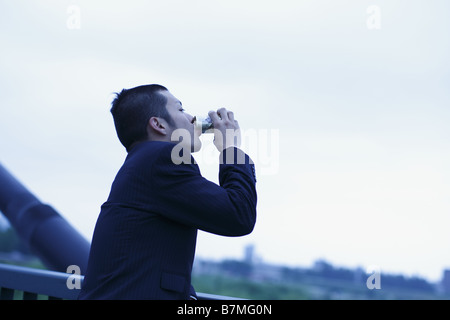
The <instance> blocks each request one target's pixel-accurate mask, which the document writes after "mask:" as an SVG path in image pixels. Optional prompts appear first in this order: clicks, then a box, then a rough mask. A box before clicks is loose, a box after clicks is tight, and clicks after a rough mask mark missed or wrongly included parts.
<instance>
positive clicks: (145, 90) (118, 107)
mask: <svg viewBox="0 0 450 320" xmlns="http://www.w3.org/2000/svg"><path fill="white" fill-rule="evenodd" d="M161 91H167V88H165V87H163V86H161V85H158V84H149V85H143V86H139V87H135V88H132V89H123V90H122V91H121V92H120V93H117V92H116V93H115V95H116V97H115V99H114V100H113V102H112V103H111V104H112V108H111V113H112V115H113V118H114V125H115V127H116V132H117V136H118V138H119V140H120V142H121V143H122V144H123V146H124V147H125V149H126V150H127V151H128V152H129V151H130V149H131V146H132V145H133V143H135V142H140V141H145V140H147V139H148V133H147V123H148V121H149V120H150V118H151V117H161V118H163V119H164V120H166V121H167V122H168V123H169V125H172V126H173V125H174V122H173V120H172V117H171V116H170V114H169V112H168V111H167V108H166V104H167V98H166V97H165V96H164V95H162V94H161Z"/></svg>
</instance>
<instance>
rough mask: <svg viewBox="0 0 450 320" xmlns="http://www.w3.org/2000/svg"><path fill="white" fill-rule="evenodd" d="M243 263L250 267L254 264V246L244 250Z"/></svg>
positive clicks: (248, 246)
mask: <svg viewBox="0 0 450 320" xmlns="http://www.w3.org/2000/svg"><path fill="white" fill-rule="evenodd" d="M244 262H245V263H248V264H250V265H251V264H253V263H254V262H255V246H254V245H253V244H249V245H247V246H246V247H245V248H244Z"/></svg>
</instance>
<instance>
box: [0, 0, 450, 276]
mask: <svg viewBox="0 0 450 320" xmlns="http://www.w3.org/2000/svg"><path fill="white" fill-rule="evenodd" d="M0 12H1V19H0V43H1V50H0V90H1V94H0V137H1V138H0V163H1V164H2V165H3V166H5V167H6V168H7V169H8V170H10V171H11V173H13V174H14V175H15V176H16V177H17V178H18V179H19V180H20V181H22V182H23V183H24V184H25V185H26V186H27V187H28V188H29V189H30V190H31V191H32V192H34V193H35V194H36V195H37V196H38V197H39V198H40V199H41V200H42V201H44V202H46V203H49V204H51V205H53V206H54V207H55V208H56V209H57V210H58V211H59V212H60V213H61V214H62V215H63V216H64V217H65V218H66V219H68V220H69V221H70V222H71V223H72V224H73V225H74V226H75V227H76V228H77V229H78V230H79V231H80V232H81V233H82V234H83V235H85V236H86V238H88V239H90V238H91V236H92V232H93V229H94V226H95V222H96V219H97V215H98V213H99V210H100V206H101V204H102V203H103V202H104V201H105V200H106V198H107V196H108V193H109V190H110V186H111V183H112V181H113V179H114V177H115V174H116V173H117V171H118V169H119V168H120V166H121V164H122V163H123V160H124V158H125V156H126V153H125V150H124V149H123V147H122V146H121V145H120V143H119V141H118V139H117V137H116V133H115V130H114V125H113V122H112V117H111V115H110V113H109V109H110V103H111V100H112V99H113V95H112V93H113V92H116V91H119V90H121V89H122V88H130V87H133V86H137V85H141V84H148V83H159V84H162V85H164V86H166V87H167V88H168V89H169V90H170V91H171V92H172V93H173V94H174V95H175V96H176V97H177V98H178V99H179V100H181V101H182V102H183V106H184V107H185V109H186V110H187V112H189V113H191V114H193V115H206V113H207V112H208V111H209V110H211V109H217V108H219V107H226V108H228V109H230V110H233V111H234V113H235V115H236V118H237V119H238V120H239V123H240V125H241V127H242V129H243V130H244V133H245V134H246V137H247V138H248V139H247V142H246V143H245V144H244V146H243V148H244V149H245V150H246V151H248V152H249V153H250V155H251V156H252V157H253V158H254V160H255V162H256V164H257V175H258V183H257V189H258V197H259V198H258V215H259V216H258V221H257V225H256V228H255V230H254V232H253V233H252V234H251V235H250V236H247V237H242V238H226V237H219V236H215V235H210V234H206V233H203V232H202V233H200V234H199V238H198V244H197V255H198V256H199V257H205V258H214V259H220V258H224V257H234V258H241V257H242V252H243V247H244V246H245V245H246V244H250V243H253V244H254V245H255V247H256V253H257V254H258V255H260V256H261V257H262V259H263V260H264V261H267V262H272V263H280V264H287V265H291V266H310V265H311V264H312V263H313V262H314V261H315V260H316V259H321V258H322V259H326V260H328V261H329V262H331V263H333V264H336V265H341V266H347V267H356V266H361V267H363V268H364V267H367V266H369V265H376V266H379V267H380V268H381V272H395V273H404V274H406V275H420V276H424V277H427V278H428V279H430V280H433V281H434V280H438V279H440V277H441V274H442V270H443V269H444V268H450V230H449V229H450V228H449V226H450V200H449V199H450V198H449V194H450V148H449V147H450V136H449V134H450V126H449V122H450V90H449V88H450V62H449V56H450V36H449V34H450V22H449V19H448V12H450V3H449V2H448V1H447V0H431V1H425V0H408V1H400V0H397V1H395V0H371V1H366V0H339V1H338V0H304V1H286V0H280V1H262V0H259V1H242V0H240V1H237V0H227V1H206V0H197V1H185V0H183V1H181V0H179V1H174V0H165V1H137V0H130V1H126V2H125V1H86V0H85V1H82V0H78V1H77V0H63V1H61V0H33V1H26V0H14V1H12V0H0ZM211 139H212V137H209V136H204V137H203V140H204V150H203V151H201V152H200V153H198V154H196V155H195V157H196V158H197V159H198V160H199V163H200V169H201V171H202V173H203V174H204V176H206V177H207V178H208V179H210V180H213V181H216V182H217V175H218V165H217V162H215V160H217V153H215V152H216V151H215V150H214V149H213V147H212V144H211Z"/></svg>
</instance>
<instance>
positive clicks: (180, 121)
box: [160, 91, 202, 152]
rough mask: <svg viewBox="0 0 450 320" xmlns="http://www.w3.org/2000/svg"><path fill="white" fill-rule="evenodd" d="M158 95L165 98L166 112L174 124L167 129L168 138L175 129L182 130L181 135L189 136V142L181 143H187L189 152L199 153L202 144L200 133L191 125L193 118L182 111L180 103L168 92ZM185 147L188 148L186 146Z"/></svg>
mask: <svg viewBox="0 0 450 320" xmlns="http://www.w3.org/2000/svg"><path fill="white" fill-rule="evenodd" d="M160 93H161V94H162V95H164V96H165V97H166V98H167V105H166V108H167V112H168V113H169V115H170V116H171V117H172V120H173V122H174V127H171V126H170V125H169V128H168V134H169V138H170V137H171V136H172V133H173V132H174V131H175V130H176V129H183V130H185V133H183V134H182V135H183V137H185V136H189V141H184V140H183V142H182V143H183V144H184V143H189V144H190V148H191V152H196V151H199V150H200V148H201V146H202V143H201V141H200V139H199V136H200V134H201V132H200V131H199V130H197V129H195V125H194V124H193V123H192V121H193V119H194V117H193V116H191V115H190V114H188V113H186V112H185V111H184V109H183V106H182V104H181V102H180V101H179V100H178V99H177V98H175V97H174V96H173V95H172V94H171V93H170V92H169V91H162V92H160ZM187 133H189V134H187ZM186 147H188V146H187V145H186Z"/></svg>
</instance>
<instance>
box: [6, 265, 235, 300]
mask: <svg viewBox="0 0 450 320" xmlns="http://www.w3.org/2000/svg"><path fill="white" fill-rule="evenodd" d="M83 279H84V277H83V276H82V275H76V274H70V273H63V272H57V271H49V270H42V269H35V268H28V267H21V266H15V265H7V264H0V300H13V299H20V300H37V299H39V298H40V299H48V300H62V299H67V300H75V299H77V297H78V294H79V291H80V290H79V289H69V287H70V286H68V285H67V283H68V280H69V281H70V282H72V281H77V280H78V281H80V284H82V282H83ZM197 296H198V299H199V300H242V299H240V298H234V297H227V296H219V295H214V294H208V293H201V292H199V293H197Z"/></svg>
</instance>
